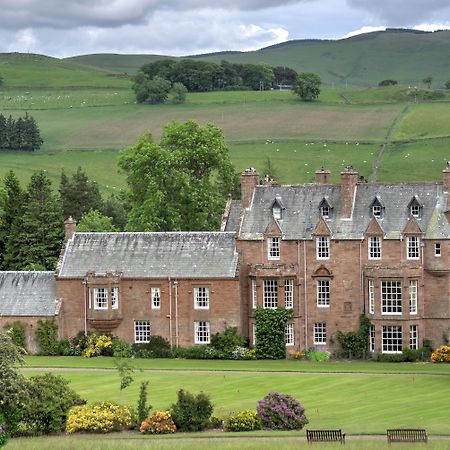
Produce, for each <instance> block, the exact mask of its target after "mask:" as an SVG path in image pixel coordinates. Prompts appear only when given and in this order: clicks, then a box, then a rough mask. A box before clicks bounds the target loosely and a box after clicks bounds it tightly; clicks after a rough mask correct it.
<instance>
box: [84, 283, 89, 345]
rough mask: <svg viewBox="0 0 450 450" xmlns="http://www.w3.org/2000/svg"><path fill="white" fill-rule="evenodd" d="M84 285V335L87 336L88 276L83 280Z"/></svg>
mask: <svg viewBox="0 0 450 450" xmlns="http://www.w3.org/2000/svg"><path fill="white" fill-rule="evenodd" d="M83 285H84V335H85V336H87V334H88V333H87V300H88V296H87V289H88V287H87V281H86V278H85V279H84V280H83Z"/></svg>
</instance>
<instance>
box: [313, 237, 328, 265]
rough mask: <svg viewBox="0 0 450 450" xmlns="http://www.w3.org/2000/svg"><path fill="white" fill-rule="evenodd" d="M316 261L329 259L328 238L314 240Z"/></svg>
mask: <svg viewBox="0 0 450 450" xmlns="http://www.w3.org/2000/svg"><path fill="white" fill-rule="evenodd" d="M316 253H317V259H328V258H329V257H330V238H329V237H328V236H319V237H318V238H316Z"/></svg>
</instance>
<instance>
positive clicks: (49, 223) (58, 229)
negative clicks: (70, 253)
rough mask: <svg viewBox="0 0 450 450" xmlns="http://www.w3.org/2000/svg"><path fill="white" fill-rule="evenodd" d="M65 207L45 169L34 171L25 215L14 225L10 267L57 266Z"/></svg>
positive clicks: (49, 268) (44, 267) (11, 239)
mask: <svg viewBox="0 0 450 450" xmlns="http://www.w3.org/2000/svg"><path fill="white" fill-rule="evenodd" d="M63 236H64V231H63V216H62V208H61V205H60V203H59V201H58V200H57V198H56V197H55V196H54V195H53V193H52V188H51V182H50V180H49V179H48V177H47V175H46V174H45V173H44V172H43V171H40V172H36V173H34V174H33V175H32V177H31V180H30V183H29V185H28V189H27V192H26V195H25V203H24V210H23V215H22V216H21V217H20V216H19V217H18V218H16V220H14V223H13V225H12V230H11V235H10V238H9V240H8V244H7V249H6V253H7V254H6V256H5V264H6V265H7V266H8V268H9V270H24V269H27V268H34V269H36V268H42V269H46V270H53V269H54V268H55V267H56V263H57V261H58V255H59V252H60V249H61V245H62V241H63Z"/></svg>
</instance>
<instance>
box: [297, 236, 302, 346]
mask: <svg viewBox="0 0 450 450" xmlns="http://www.w3.org/2000/svg"><path fill="white" fill-rule="evenodd" d="M297 302H298V324H299V325H300V307H301V298H300V241H299V240H297ZM299 331H300V330H299ZM299 335H300V334H299ZM299 347H301V346H300V345H299Z"/></svg>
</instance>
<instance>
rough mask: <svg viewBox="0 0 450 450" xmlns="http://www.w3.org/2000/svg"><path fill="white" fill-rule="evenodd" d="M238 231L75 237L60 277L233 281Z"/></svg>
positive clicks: (69, 246)
mask: <svg viewBox="0 0 450 450" xmlns="http://www.w3.org/2000/svg"><path fill="white" fill-rule="evenodd" d="M237 264H238V255H237V252H236V249H235V233H232V232H215V233H212V232H179V233H75V235H74V237H73V238H72V239H71V240H70V241H69V242H68V243H67V247H66V250H65V254H64V258H63V260H62V263H61V267H60V271H59V274H58V275H59V277H61V278H79V277H83V276H85V275H86V273H87V272H88V271H90V270H95V272H96V273H97V274H101V273H107V272H117V273H122V274H123V277H128V278H133V277H136V278H141V277H144V278H146V277H149V278H167V277H176V278H216V277H217V278H234V277H235V276H236V271H237Z"/></svg>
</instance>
